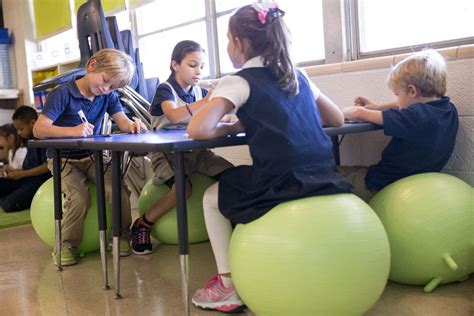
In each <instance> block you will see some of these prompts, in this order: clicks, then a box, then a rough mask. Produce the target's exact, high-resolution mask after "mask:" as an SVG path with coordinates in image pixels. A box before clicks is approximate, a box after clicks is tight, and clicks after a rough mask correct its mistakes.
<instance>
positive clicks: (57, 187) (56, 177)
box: [53, 148, 63, 271]
mask: <svg viewBox="0 0 474 316" xmlns="http://www.w3.org/2000/svg"><path fill="white" fill-rule="evenodd" d="M53 186H54V223H55V237H54V238H55V241H56V254H55V255H56V268H57V270H58V271H61V270H62V269H63V267H62V265H61V244H62V232H61V219H62V218H63V203H62V197H61V149H59V148H54V149H53Z"/></svg>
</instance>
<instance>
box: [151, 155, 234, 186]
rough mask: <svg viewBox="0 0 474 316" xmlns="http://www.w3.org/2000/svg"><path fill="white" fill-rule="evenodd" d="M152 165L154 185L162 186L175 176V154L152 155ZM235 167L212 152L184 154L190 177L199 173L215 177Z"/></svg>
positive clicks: (186, 171)
mask: <svg viewBox="0 0 474 316" xmlns="http://www.w3.org/2000/svg"><path fill="white" fill-rule="evenodd" d="M150 158H151V165H152V168H153V169H154V172H155V176H154V177H153V183H154V184H155V185H160V184H163V183H164V182H166V181H167V180H169V179H171V178H172V177H173V176H174V169H175V168H174V154H166V156H165V154H163V153H159V152H157V153H151V154H150ZM198 160H199V161H198ZM231 167H233V165H232V164H231V163H230V162H228V161H227V160H225V159H224V158H222V157H221V156H218V155H216V154H214V153H213V152H212V151H210V150H204V151H203V150H196V151H192V152H189V153H185V154H184V169H185V173H186V175H188V176H191V174H192V173H195V172H199V173H201V174H203V175H205V176H215V175H217V174H219V173H221V172H223V171H224V170H227V169H229V168H231Z"/></svg>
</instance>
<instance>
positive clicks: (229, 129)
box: [188, 97, 244, 140]
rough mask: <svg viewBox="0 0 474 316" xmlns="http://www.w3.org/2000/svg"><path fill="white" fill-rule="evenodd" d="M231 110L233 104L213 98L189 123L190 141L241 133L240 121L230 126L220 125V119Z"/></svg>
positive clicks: (242, 128) (222, 99)
mask: <svg viewBox="0 0 474 316" xmlns="http://www.w3.org/2000/svg"><path fill="white" fill-rule="evenodd" d="M233 108H234V104H232V102H230V101H229V100H227V99H224V98H221V97H217V98H213V99H212V100H210V101H209V102H208V103H207V104H206V105H205V106H204V107H202V108H201V109H200V110H199V111H198V112H196V114H195V115H194V116H193V117H192V118H191V120H190V121H189V125H188V134H189V136H190V137H191V138H192V139H196V140H201V139H211V138H216V137H221V136H226V135H229V134H238V133H240V132H243V131H244V127H243V126H242V124H241V123H240V121H237V122H235V123H231V124H222V123H220V120H221V119H222V117H223V116H224V115H225V114H227V113H229V112H231V111H232V110H233Z"/></svg>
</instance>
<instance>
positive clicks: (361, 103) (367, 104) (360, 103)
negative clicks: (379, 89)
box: [354, 97, 377, 110]
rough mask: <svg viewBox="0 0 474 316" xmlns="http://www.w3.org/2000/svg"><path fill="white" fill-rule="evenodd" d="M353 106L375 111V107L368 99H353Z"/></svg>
mask: <svg viewBox="0 0 474 316" xmlns="http://www.w3.org/2000/svg"><path fill="white" fill-rule="evenodd" d="M354 105H356V106H364V107H366V108H367V109H369V110H376V109H377V105H376V104H374V103H372V102H371V101H370V100H369V99H367V98H364V97H357V98H355V99H354Z"/></svg>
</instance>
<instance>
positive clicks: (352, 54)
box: [344, 0, 474, 60]
mask: <svg viewBox="0 0 474 316" xmlns="http://www.w3.org/2000/svg"><path fill="white" fill-rule="evenodd" d="M359 1H360V0H344V2H345V3H344V12H345V13H346V21H347V22H346V32H347V33H348V34H351V36H350V37H348V38H347V41H346V43H347V46H348V47H349V52H348V56H349V58H350V59H348V60H361V59H370V58H376V57H383V56H390V55H399V54H406V53H412V52H414V51H420V50H422V49H423V48H426V47H429V48H433V49H439V48H446V47H456V46H462V45H468V44H474V37H473V36H471V37H464V38H460V39H453V40H446V41H438V42H429V43H423V44H415V45H409V46H401V47H394V48H389V49H383V50H376V51H370V52H361V48H360V36H359V34H360V29H359V12H358V11H359V9H358V8H359ZM347 28H348V29H347Z"/></svg>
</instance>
